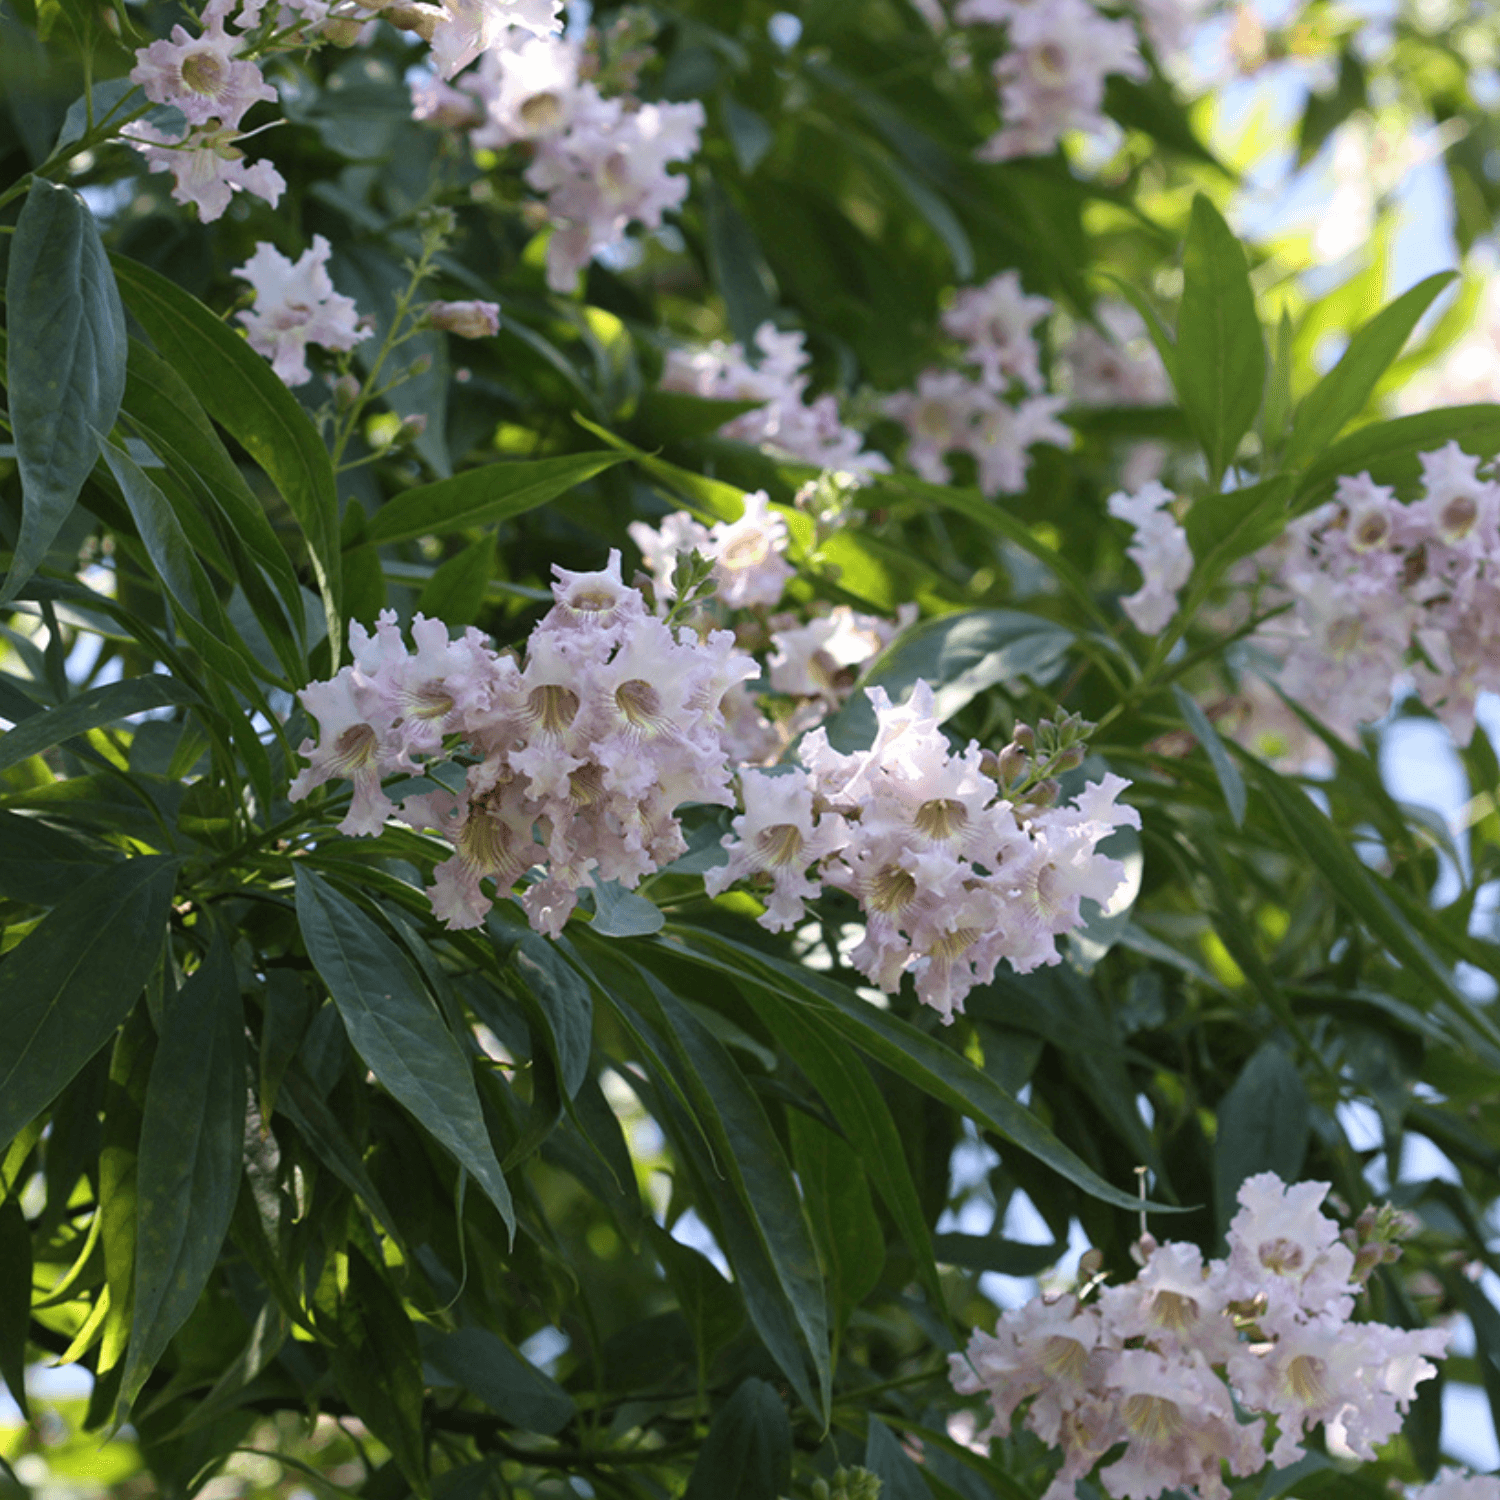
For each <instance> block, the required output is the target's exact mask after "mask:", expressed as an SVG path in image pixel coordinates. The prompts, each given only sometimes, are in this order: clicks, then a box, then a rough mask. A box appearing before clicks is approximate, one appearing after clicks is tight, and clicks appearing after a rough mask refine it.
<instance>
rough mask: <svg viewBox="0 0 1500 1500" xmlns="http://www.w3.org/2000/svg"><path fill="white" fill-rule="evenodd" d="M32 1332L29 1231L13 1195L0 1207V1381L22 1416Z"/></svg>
mask: <svg viewBox="0 0 1500 1500" xmlns="http://www.w3.org/2000/svg"><path fill="white" fill-rule="evenodd" d="M30 1331H31V1230H30V1228H29V1227H28V1225H27V1223H26V1215H25V1214H23V1213H22V1212H21V1200H20V1199H19V1198H18V1197H16V1196H15V1195H14V1194H13V1195H12V1196H11V1197H9V1198H7V1199H6V1200H5V1202H4V1203H3V1204H0V1379H4V1381H5V1384H6V1388H7V1389H8V1390H9V1391H10V1394H11V1399H12V1400H13V1401H14V1402H15V1403H16V1405H17V1406H19V1407H20V1408H21V1415H22V1416H23V1417H25V1418H26V1420H27V1421H30V1420H31V1417H30V1412H29V1409H28V1407H27V1404H26V1341H27V1339H28V1337H29V1336H30Z"/></svg>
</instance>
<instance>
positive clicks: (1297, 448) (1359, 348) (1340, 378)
mask: <svg viewBox="0 0 1500 1500" xmlns="http://www.w3.org/2000/svg"><path fill="white" fill-rule="evenodd" d="M1457 275H1458V272H1457V271H1439V272H1438V273H1437V275H1435V276H1429V277H1427V279H1426V280H1425V281H1419V282H1418V283H1417V284H1416V286H1414V287H1412V288H1411V290H1410V291H1408V292H1405V293H1403V294H1402V295H1401V296H1399V297H1397V298H1396V300H1395V301H1394V302H1392V303H1391V304H1390V306H1388V307H1384V308H1382V309H1381V310H1380V312H1378V313H1377V314H1376V315H1375V316H1374V317H1373V318H1371V319H1370V321H1369V322H1368V323H1366V324H1365V326H1364V327H1363V328H1361V329H1360V330H1359V332H1358V333H1356V334H1355V335H1354V337H1353V338H1352V339H1350V340H1349V347H1348V348H1347V349H1345V350H1344V353H1343V357H1342V358H1341V359H1340V360H1339V362H1338V363H1337V364H1336V365H1335V366H1334V367H1333V368H1332V369H1331V370H1330V371H1329V372H1328V373H1327V374H1326V375H1325V376H1324V377H1323V378H1322V379H1321V380H1320V381H1319V382H1318V383H1317V385H1315V386H1314V387H1313V388H1312V390H1310V391H1309V392H1308V393H1307V395H1305V396H1304V397H1303V398H1302V400H1301V402H1300V403H1299V404H1298V406H1297V415H1296V417H1295V419H1294V421H1293V423H1292V435H1291V438H1290V440H1289V441H1288V442H1287V446H1286V455H1285V459H1284V462H1285V463H1286V465H1287V466H1288V467H1289V468H1298V467H1300V466H1301V465H1302V464H1304V463H1306V462H1307V461H1308V460H1309V459H1310V458H1315V457H1317V455H1318V454H1320V453H1322V452H1323V451H1324V449H1326V448H1327V447H1328V445H1329V444H1330V443H1331V442H1333V440H1334V439H1335V438H1336V437H1337V436H1338V435H1339V433H1340V432H1342V431H1343V430H1344V428H1345V427H1346V426H1347V425H1348V423H1349V422H1351V421H1352V420H1353V419H1354V418H1355V417H1357V416H1358V415H1359V414H1360V412H1362V411H1363V410H1364V408H1365V403H1366V402H1367V401H1369V399H1370V397H1371V395H1372V394H1373V392H1374V390H1375V387H1376V385H1377V384H1378V383H1379V381H1380V377H1381V376H1382V375H1384V374H1385V372H1386V371H1387V370H1388V369H1389V368H1390V367H1391V364H1392V362H1393V361H1394V360H1395V358H1396V356H1397V355H1398V354H1400V352H1401V350H1402V348H1403V347H1404V345H1405V344H1406V341H1407V339H1408V338H1409V337H1410V336H1411V331H1412V329H1414V328H1415V327H1416V326H1417V323H1418V322H1419V321H1420V319H1421V317H1422V314H1423V313H1425V312H1426V311H1427V309H1428V308H1429V307H1431V306H1432V303H1433V299H1434V298H1435V297H1436V296H1437V295H1438V293H1439V292H1441V291H1442V290H1443V288H1444V287H1446V286H1448V285H1449V284H1450V283H1451V282H1452V281H1453V279H1454V278H1455V277H1456V276H1457Z"/></svg>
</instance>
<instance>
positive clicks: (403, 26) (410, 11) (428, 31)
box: [380, 0, 446, 42]
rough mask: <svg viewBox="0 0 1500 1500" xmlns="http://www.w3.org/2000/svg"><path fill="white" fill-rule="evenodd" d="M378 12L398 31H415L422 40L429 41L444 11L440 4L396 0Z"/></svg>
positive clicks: (416, 0) (415, 0) (419, 0)
mask: <svg viewBox="0 0 1500 1500" xmlns="http://www.w3.org/2000/svg"><path fill="white" fill-rule="evenodd" d="M380 14H381V18H382V19H383V20H386V21H389V22H390V23H391V25H392V26H394V27H395V28H396V29H397V30H398V31H415V32H416V34H417V35H418V36H419V37H421V38H422V40H423V41H424V42H430V41H431V40H432V36H433V33H434V32H435V31H436V30H437V24H438V22H439V21H441V20H442V19H443V16H444V15H445V14H446V12H445V11H444V10H443V8H442V6H440V5H424V4H422V3H421V0H397V3H396V4H394V5H387V6H386V7H385V8H384V9H383V10H382V11H381V13H380Z"/></svg>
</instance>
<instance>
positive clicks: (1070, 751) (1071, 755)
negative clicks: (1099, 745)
mask: <svg viewBox="0 0 1500 1500" xmlns="http://www.w3.org/2000/svg"><path fill="white" fill-rule="evenodd" d="M1087 754H1088V751H1087V750H1085V749H1084V748H1083V746H1082V745H1069V746H1068V748H1067V749H1066V750H1064V751H1063V753H1062V754H1061V755H1060V756H1058V758H1057V769H1058V770H1059V771H1076V770H1077V769H1078V767H1079V766H1081V765H1082V764H1083V758H1084V756H1085V755H1087Z"/></svg>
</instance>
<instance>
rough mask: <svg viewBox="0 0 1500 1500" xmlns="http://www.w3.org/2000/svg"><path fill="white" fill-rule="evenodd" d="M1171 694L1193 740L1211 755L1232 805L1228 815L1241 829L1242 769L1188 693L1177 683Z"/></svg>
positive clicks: (1215, 770)
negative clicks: (1191, 733) (1190, 731)
mask: <svg viewBox="0 0 1500 1500" xmlns="http://www.w3.org/2000/svg"><path fill="white" fill-rule="evenodd" d="M1172 694H1173V696H1174V697H1175V698H1176V699H1177V707H1178V708H1179V709H1181V711H1182V717H1183V718H1184V719H1185V720H1186V722H1187V727H1188V728H1189V729H1190V730H1192V732H1193V738H1194V739H1196V740H1197V741H1198V743H1199V744H1200V745H1202V746H1203V751H1204V754H1205V755H1207V756H1208V759H1209V763H1210V764H1211V765H1212V766H1213V768H1214V775H1215V776H1217V777H1218V778H1219V785H1220V787H1222V788H1223V791H1224V801H1225V802H1226V803H1227V804H1228V805H1229V816H1230V817H1231V818H1233V819H1234V826H1235V827H1236V828H1242V827H1243V826H1244V823H1245V778H1244V777H1243V776H1241V775H1240V768H1239V767H1238V766H1237V765H1235V763H1234V761H1233V759H1232V758H1231V756H1230V754H1229V752H1228V751H1227V750H1226V749H1225V748H1224V741H1223V740H1221V739H1220V738H1219V736H1218V732H1217V731H1216V730H1215V729H1214V726H1213V725H1212V724H1210V723H1209V721H1208V715H1207V714H1205V713H1204V712H1203V710H1202V709H1201V708H1199V707H1198V705H1197V703H1196V702H1194V700H1193V698H1192V697H1191V696H1190V695H1189V693H1188V692H1187V690H1186V689H1185V688H1183V687H1182V686H1181V685H1180V684H1177V683H1174V684H1173V686H1172Z"/></svg>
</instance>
